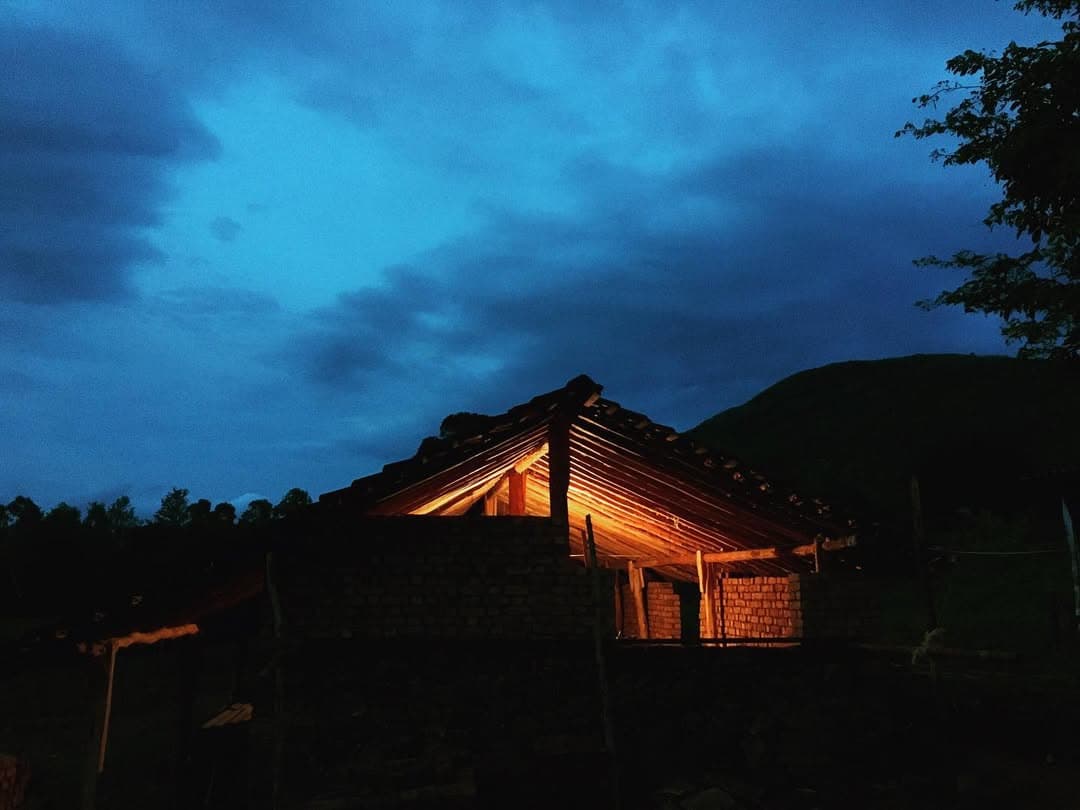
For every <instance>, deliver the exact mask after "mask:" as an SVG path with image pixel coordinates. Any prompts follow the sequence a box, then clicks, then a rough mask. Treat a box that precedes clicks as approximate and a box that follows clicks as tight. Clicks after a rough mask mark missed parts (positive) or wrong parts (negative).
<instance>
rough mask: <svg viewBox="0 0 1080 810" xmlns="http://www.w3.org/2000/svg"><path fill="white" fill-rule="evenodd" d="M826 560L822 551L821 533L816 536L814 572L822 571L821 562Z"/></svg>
mask: <svg viewBox="0 0 1080 810" xmlns="http://www.w3.org/2000/svg"><path fill="white" fill-rule="evenodd" d="M824 561H825V555H824V554H822V553H821V535H820V534H819V535H818V536H817V537H815V538H814V573H815V574H820V573H821V564H822V563H823V562H824Z"/></svg>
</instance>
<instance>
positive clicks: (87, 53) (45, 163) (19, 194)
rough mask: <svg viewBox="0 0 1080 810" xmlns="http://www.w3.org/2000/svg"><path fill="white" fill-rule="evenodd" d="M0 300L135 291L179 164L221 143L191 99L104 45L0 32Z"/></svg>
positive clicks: (71, 37) (153, 257) (7, 29)
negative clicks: (0, 72)
mask: <svg viewBox="0 0 1080 810" xmlns="http://www.w3.org/2000/svg"><path fill="white" fill-rule="evenodd" d="M0 41H3V42H4V43H6V44H5V46H4V49H5V59H4V61H5V73H6V75H7V77H8V78H7V79H6V80H5V81H4V82H2V83H0V219H2V220H3V221H4V223H5V227H4V228H3V229H2V230H0V296H2V297H4V298H8V299H15V300H19V301H25V302H35V303H50V304H55V303H61V302H64V301H71V300H85V299H90V300H107V299H115V298H117V297H122V296H124V295H127V294H129V293H130V292H131V290H132V286H131V283H130V277H131V273H132V272H133V270H134V268H136V267H137V266H138V265H140V264H142V263H146V262H160V261H161V260H162V259H163V256H162V254H161V252H160V250H159V249H158V248H156V247H155V245H154V243H153V239H152V238H151V235H150V232H151V229H152V228H153V227H154V226H155V225H157V224H158V223H159V222H160V206H161V204H162V202H163V201H164V200H165V199H166V198H167V196H168V193H169V183H168V178H167V172H168V170H169V168H170V167H171V166H174V165H176V164H177V163H180V162H184V161H190V160H202V159H207V158H212V157H214V156H215V155H216V154H217V153H218V144H217V141H216V140H215V138H214V137H213V136H212V135H211V134H210V133H209V132H207V130H206V129H205V128H204V127H203V126H202V124H200V123H199V121H198V120H197V119H196V118H195V117H194V115H193V114H192V112H191V110H190V107H189V105H188V103H187V101H186V99H185V98H184V96H183V94H182V93H180V92H178V91H177V89H176V88H173V87H170V86H168V85H166V84H164V83H162V82H161V81H160V80H159V79H158V78H156V77H155V76H154V75H152V74H151V73H150V72H148V71H147V70H146V69H145V68H144V67H141V66H139V65H138V64H136V63H135V62H133V61H131V60H130V59H128V58H127V57H126V56H125V55H124V54H123V53H122V52H121V51H120V49H119V48H118V47H117V46H116V45H114V44H112V43H110V42H108V41H106V40H103V39H98V38H94V37H87V36H80V35H75V34H71V33H67V32H63V31H59V30H55V29H53V28H49V27H22V26H19V25H16V24H12V23H7V24H3V25H0Z"/></svg>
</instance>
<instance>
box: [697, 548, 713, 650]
mask: <svg viewBox="0 0 1080 810" xmlns="http://www.w3.org/2000/svg"><path fill="white" fill-rule="evenodd" d="M697 573H698V591H699V592H700V593H701V609H702V610H703V611H705V613H704V617H703V618H704V619H705V638H707V639H714V638H716V604H715V602H716V600H715V599H714V598H713V574H712V570H711V568H710V566H709V564H708V563H707V562H705V561H704V559H703V558H702V554H701V550H700V549H699V550H698V552H697Z"/></svg>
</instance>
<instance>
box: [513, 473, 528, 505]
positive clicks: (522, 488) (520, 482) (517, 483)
mask: <svg viewBox="0 0 1080 810" xmlns="http://www.w3.org/2000/svg"><path fill="white" fill-rule="evenodd" d="M509 478H510V511H509V514H511V515H524V514H526V509H525V503H526V498H525V493H526V491H527V490H528V486H529V471H528V470H522V471H521V472H518V471H517V470H511V471H510V474H509Z"/></svg>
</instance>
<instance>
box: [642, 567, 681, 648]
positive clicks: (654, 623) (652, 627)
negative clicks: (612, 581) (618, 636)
mask: <svg viewBox="0 0 1080 810" xmlns="http://www.w3.org/2000/svg"><path fill="white" fill-rule="evenodd" d="M645 594H646V606H647V607H646V610H647V612H648V616H649V637H650V638H682V622H681V619H680V615H679V594H678V593H677V592H676V590H675V585H674V583H671V582H659V581H657V582H649V583H648V584H647V585H646V588H645ZM630 601H631V607H633V596H631V597H630ZM634 628H635V629H637V621H636V619H635V621H634Z"/></svg>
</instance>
